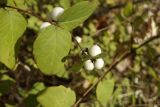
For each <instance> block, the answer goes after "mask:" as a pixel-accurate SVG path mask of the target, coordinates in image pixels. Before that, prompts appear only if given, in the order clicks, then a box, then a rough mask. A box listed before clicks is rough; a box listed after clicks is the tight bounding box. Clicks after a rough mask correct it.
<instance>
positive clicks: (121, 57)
mask: <svg viewBox="0 0 160 107" xmlns="http://www.w3.org/2000/svg"><path fill="white" fill-rule="evenodd" d="M159 37H160V36H155V37H152V38H150V39H149V40H147V41H145V42H143V43H142V44H140V45H139V46H137V47H136V48H134V49H133V51H137V50H138V49H139V48H141V47H143V46H145V45H146V44H148V43H150V42H151V41H153V40H155V39H157V38H159ZM133 51H128V50H127V51H125V52H124V53H123V54H122V55H121V56H120V57H119V58H116V59H115V60H114V61H113V62H112V64H111V65H110V66H109V68H108V70H107V71H105V72H104V73H103V75H102V76H101V77H99V79H98V80H97V81H96V82H95V83H94V84H93V85H92V86H90V87H89V88H88V89H87V90H86V92H85V93H84V94H83V95H82V97H81V98H79V99H78V100H77V101H76V103H75V104H74V105H73V106H72V107H77V106H78V105H79V103H80V102H81V101H82V100H83V98H84V97H85V96H86V95H87V94H88V93H89V92H90V91H91V90H92V89H93V88H94V87H95V86H96V85H97V84H98V83H99V82H100V81H101V80H102V79H103V78H104V77H105V76H106V75H107V74H108V72H110V71H111V70H112V69H113V68H114V67H115V66H116V65H117V64H118V63H120V62H121V61H122V60H124V59H125V58H127V57H128V56H130V55H132V54H134V53H133Z"/></svg>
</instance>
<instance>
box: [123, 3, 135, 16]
mask: <svg viewBox="0 0 160 107" xmlns="http://www.w3.org/2000/svg"><path fill="white" fill-rule="evenodd" d="M132 13H133V4H132V2H129V3H128V4H127V5H126V6H125V7H124V9H123V15H124V16H126V17H128V16H130V15H131V14H132Z"/></svg>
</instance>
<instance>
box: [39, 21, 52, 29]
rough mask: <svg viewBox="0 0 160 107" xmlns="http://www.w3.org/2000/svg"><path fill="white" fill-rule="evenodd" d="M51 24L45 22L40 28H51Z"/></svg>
mask: <svg viewBox="0 0 160 107" xmlns="http://www.w3.org/2000/svg"><path fill="white" fill-rule="evenodd" d="M50 25H51V24H50V23H49V22H43V23H42V25H41V26H40V29H44V28H46V27H48V26H50Z"/></svg>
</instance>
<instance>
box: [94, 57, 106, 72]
mask: <svg viewBox="0 0 160 107" xmlns="http://www.w3.org/2000/svg"><path fill="white" fill-rule="evenodd" d="M94 65H95V68H96V69H98V70H100V69H102V68H103V67H104V60H103V59H102V58H98V59H96V61H95V64H94Z"/></svg>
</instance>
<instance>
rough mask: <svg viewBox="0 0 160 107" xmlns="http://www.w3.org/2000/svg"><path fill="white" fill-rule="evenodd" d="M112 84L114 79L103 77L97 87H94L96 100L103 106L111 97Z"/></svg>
mask: <svg viewBox="0 0 160 107" xmlns="http://www.w3.org/2000/svg"><path fill="white" fill-rule="evenodd" d="M114 84H115V80H114V79H105V80H103V81H101V82H100V83H99V84H98V85H97V88H96V96H97V100H98V101H99V102H100V104H101V105H103V106H104V107H106V106H107V104H108V103H109V101H110V100H111V98H112V93H113V90H114Z"/></svg>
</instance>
